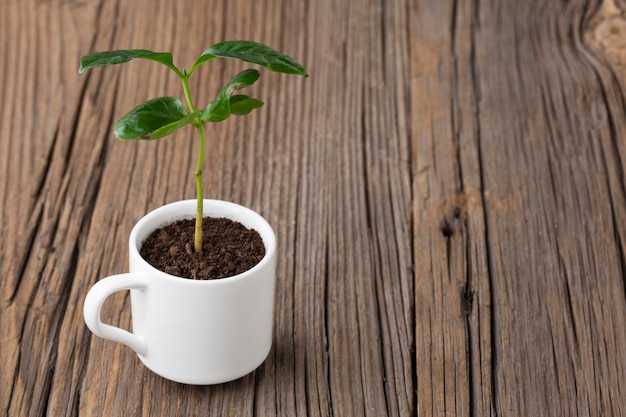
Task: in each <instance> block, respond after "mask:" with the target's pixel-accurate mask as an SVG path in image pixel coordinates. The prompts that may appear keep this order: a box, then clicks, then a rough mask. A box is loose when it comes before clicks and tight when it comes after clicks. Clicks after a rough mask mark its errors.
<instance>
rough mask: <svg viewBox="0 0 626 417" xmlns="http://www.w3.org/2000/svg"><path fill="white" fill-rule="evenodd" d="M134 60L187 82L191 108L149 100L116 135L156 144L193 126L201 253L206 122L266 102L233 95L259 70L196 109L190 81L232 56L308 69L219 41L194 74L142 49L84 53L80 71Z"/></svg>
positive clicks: (253, 47) (247, 44)
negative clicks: (200, 71) (205, 68)
mask: <svg viewBox="0 0 626 417" xmlns="http://www.w3.org/2000/svg"><path fill="white" fill-rule="evenodd" d="M135 58H142V59H148V60H151V61H156V62H159V63H161V64H163V65H165V66H166V67H168V68H169V69H170V70H172V71H173V72H174V73H175V74H176V75H177V76H178V78H180V80H181V81H182V85H183V91H184V94H185V100H186V102H187V107H185V106H184V105H183V103H182V102H181V100H179V99H178V98H175V97H158V98H154V99H152V100H148V101H146V102H145V103H142V104H140V105H138V106H137V107H135V108H134V109H133V110H131V111H130V112H129V113H128V114H126V115H125V116H123V117H122V118H121V119H120V120H119V121H118V122H117V123H116V125H115V129H114V134H115V136H116V137H117V138H118V139H121V140H136V139H139V140H154V139H160V138H162V137H165V136H168V135H171V134H172V133H174V132H175V131H177V130H178V129H180V128H181V127H183V126H186V125H192V126H193V127H195V128H196V130H197V133H198V159H197V164H196V168H195V176H196V198H197V202H198V203H197V210H196V224H195V236H194V248H195V251H196V252H200V251H201V250H202V213H203V191H202V188H203V187H202V170H203V169H204V156H205V151H206V133H205V124H206V123H209V122H211V123H215V122H221V121H223V120H226V119H227V118H228V117H229V116H230V115H231V114H234V115H239V116H242V115H246V114H248V113H250V112H251V111H252V110H254V109H257V108H259V107H261V106H263V102H262V101H260V100H258V99H255V98H252V97H249V96H246V95H242V94H233V93H234V92H235V91H236V90H241V89H242V88H245V87H248V86H250V85H252V84H254V83H255V82H256V81H257V80H258V79H259V77H260V75H261V73H260V72H259V71H258V70H256V69H247V70H245V71H242V72H240V73H239V74H237V75H235V76H234V77H233V78H232V79H231V80H230V81H229V82H228V83H227V84H226V85H225V86H224V88H222V89H221V91H220V92H219V94H218V95H217V97H216V98H215V100H213V101H211V102H210V103H209V104H208V105H207V106H206V107H205V108H204V109H197V108H196V107H195V106H194V103H193V100H192V96H191V92H190V91H189V77H190V76H191V74H192V73H193V72H194V71H195V70H196V69H198V67H200V66H201V65H202V64H205V63H206V62H208V61H211V60H212V59H214V58H233V59H238V60H241V61H245V62H249V63H252V64H258V65H261V66H262V67H265V68H267V69H269V70H271V71H274V72H282V73H286V74H295V75H301V76H304V77H306V76H307V73H306V70H305V69H304V67H302V65H300V64H299V63H298V62H297V61H296V60H294V59H293V58H291V57H289V56H287V55H284V54H282V53H280V52H278V51H275V50H274V49H272V48H270V47H268V46H266V45H263V44H260V43H256V42H251V41H226V42H220V43H217V44H215V45H213V46H211V47H210V48H208V49H207V50H205V51H204V52H203V53H202V55H200V57H199V58H198V59H197V60H196V62H195V63H194V64H193V65H192V67H191V68H190V69H189V70H185V69H184V68H183V69H182V70H181V69H178V68H177V67H176V66H175V65H174V61H173V58H172V54H171V53H170V52H152V51H148V50H143V49H131V50H117V51H105V52H94V53H90V54H88V55H85V56H84V57H82V58H81V60H80V67H79V69H78V73H79V74H82V73H84V72H85V71H87V70H88V69H91V68H96V67H102V66H107V65H115V64H123V63H125V62H128V61H131V60H133V59H135Z"/></svg>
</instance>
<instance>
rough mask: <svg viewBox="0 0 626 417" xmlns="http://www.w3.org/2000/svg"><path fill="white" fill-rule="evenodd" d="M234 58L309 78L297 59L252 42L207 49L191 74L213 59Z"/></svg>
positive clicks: (227, 44) (226, 42) (230, 43)
mask: <svg viewBox="0 0 626 417" xmlns="http://www.w3.org/2000/svg"><path fill="white" fill-rule="evenodd" d="M218 57H219V58H234V59H239V60H241V61H245V62H250V63H253V64H258V65H261V66H263V67H265V68H267V69H269V70H270V71H275V72H282V73H286V74H296V75H302V76H305V77H306V76H307V73H306V70H305V69H304V67H303V66H302V65H300V64H299V63H298V62H297V61H296V60H295V59H293V58H291V57H289V56H287V55H285V54H282V53H280V52H278V51H276V50H274V49H272V48H270V47H269V46H266V45H263V44H262V43H257V42H252V41H225V42H220V43H216V44H215V45H213V46H211V47H209V48H208V49H206V50H205V51H204V52H203V53H202V55H200V57H199V58H198V60H197V61H196V63H195V64H193V66H192V67H191V70H190V71H189V73H190V74H191V72H193V71H194V70H195V69H196V68H198V67H199V66H200V65H202V64H204V63H205V62H207V61H210V60H211V59H213V58H218Z"/></svg>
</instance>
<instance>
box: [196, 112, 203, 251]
mask: <svg viewBox="0 0 626 417" xmlns="http://www.w3.org/2000/svg"><path fill="white" fill-rule="evenodd" d="M196 128H197V129H198V164H197V165H196V198H197V205H196V230H195V236H194V248H195V250H196V252H200V251H201V250H202V216H203V213H204V208H203V202H204V200H203V193H202V169H203V168H204V153H205V148H206V135H205V131H204V124H203V123H201V124H199V125H198V126H196Z"/></svg>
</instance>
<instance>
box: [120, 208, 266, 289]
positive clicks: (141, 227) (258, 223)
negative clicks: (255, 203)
mask: <svg viewBox="0 0 626 417" xmlns="http://www.w3.org/2000/svg"><path fill="white" fill-rule="evenodd" d="M203 201H204V211H205V213H204V215H205V216H207V213H206V212H207V209H210V208H212V207H217V208H219V209H221V210H222V211H227V210H228V209H230V210H232V211H234V212H235V215H234V216H233V217H228V216H226V215H225V216H224V217H227V218H229V219H230V220H234V221H238V222H241V220H239V218H240V217H241V216H242V215H245V216H249V217H250V218H251V219H252V222H253V223H254V226H250V225H245V224H244V226H245V227H247V228H249V229H254V230H256V232H257V233H259V235H260V236H261V239H262V240H263V245H264V246H265V255H264V256H263V258H262V259H261V260H260V261H259V262H258V263H257V264H256V265H255V266H253V267H252V268H250V269H248V270H247V271H244V272H241V273H239V274H237V275H232V276H228V277H223V278H216V279H209V280H203V279H193V278H191V277H179V276H175V275H171V274H168V273H167V272H164V271H161V270H160V269H157V268H155V267H154V266H152V265H150V263H148V262H147V261H146V260H145V259H144V258H143V257H142V256H141V254H140V253H139V250H140V249H139V248H140V247H141V245H142V244H143V241H142V242H139V241H138V239H139V234H140V233H145V232H146V231H145V228H148V227H150V230H149V231H147V234H146V236H145V237H144V240H145V239H146V238H147V237H148V235H150V233H152V232H153V231H155V230H156V229H158V228H159V227H161V226H163V225H166V224H169V223H172V222H174V221H176V220H182V219H189V218H195V209H196V204H197V200H195V199H193V200H191V199H190V200H180V201H176V202H173V203H168V204H165V205H162V206H160V207H157V208H156V209H154V210H152V211H150V212H148V213H147V214H145V215H144V216H143V217H142V218H141V219H139V221H137V223H135V226H134V227H133V229H132V231H131V233H130V237H129V241H128V242H129V250H130V256H133V257H134V258H135V260H136V261H138V262H141V263H142V265H143V267H145V268H147V269H148V270H149V271H150V273H151V274H154V275H155V276H158V277H159V278H161V279H166V280H176V281H177V282H180V285H213V286H219V285H227V284H230V283H233V282H235V281H240V280H243V279H246V278H247V277H249V276H250V275H254V274H255V273H257V271H259V270H262V269H263V268H265V266H266V265H267V264H268V263H270V262H271V261H272V259H273V258H274V256H275V252H276V235H275V233H274V230H273V229H272V227H271V225H270V224H269V222H268V221H267V220H265V218H264V217H263V216H261V215H260V214H259V213H257V212H256V211H254V210H252V209H250V208H248V207H245V206H242V205H240V204H237V203H233V202H230V201H225V200H214V199H204V200H203ZM188 207H191V208H192V211H191V215H189V213H188V211H189V210H187V208H188ZM177 209H178V211H179V212H178V214H171V213H176V211H177ZM168 213H170V214H168ZM161 216H163V219H162V220H158V219H159V218H160V217H161ZM218 216H219V215H218ZM208 217H211V215H210V214H209V215H208ZM259 229H261V230H259Z"/></svg>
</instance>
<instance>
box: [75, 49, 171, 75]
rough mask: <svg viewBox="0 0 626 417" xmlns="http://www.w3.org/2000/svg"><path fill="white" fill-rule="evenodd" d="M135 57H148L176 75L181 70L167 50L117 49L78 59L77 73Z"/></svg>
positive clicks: (94, 53)
mask: <svg viewBox="0 0 626 417" xmlns="http://www.w3.org/2000/svg"><path fill="white" fill-rule="evenodd" d="M135 58H142V59H149V60H151V61H156V62H159V63H161V64H163V65H165V66H167V67H168V68H170V69H172V70H173V71H174V72H175V73H176V74H178V76H179V77H180V76H182V74H181V72H180V71H179V70H178V68H176V66H175V65H174V61H173V59H172V54H171V53H169V52H152V51H148V50H146V49H123V50H117V51H105V52H93V53H90V54H87V55H85V56H84V57H82V58H81V59H80V67H79V68H78V73H79V74H82V73H83V72H85V71H87V70H88V69H91V68H96V67H103V66H106V65H116V64H123V63H124V62H128V61H130V60H133V59H135Z"/></svg>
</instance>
